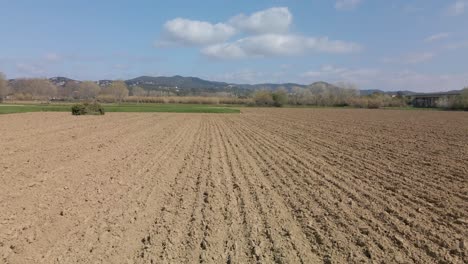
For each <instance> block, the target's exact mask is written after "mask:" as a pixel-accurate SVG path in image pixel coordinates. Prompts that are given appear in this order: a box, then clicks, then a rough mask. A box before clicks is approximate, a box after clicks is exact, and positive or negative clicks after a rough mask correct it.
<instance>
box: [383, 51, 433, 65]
mask: <svg viewBox="0 0 468 264" xmlns="http://www.w3.org/2000/svg"><path fill="white" fill-rule="evenodd" d="M435 56H436V54H435V53H432V52H422V53H410V54H407V55H404V56H401V57H396V58H384V59H383V60H382V61H383V62H385V63H400V64H418V63H423V62H427V61H430V60H432V59H433V58H434V57H435Z"/></svg>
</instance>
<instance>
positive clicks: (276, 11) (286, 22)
mask: <svg viewBox="0 0 468 264" xmlns="http://www.w3.org/2000/svg"><path fill="white" fill-rule="evenodd" d="M292 20H293V16H292V14H291V12H289V9H288V8H287V7H273V8H269V9H266V10H262V11H259V12H256V13H253V14H251V15H250V16H247V15H244V14H240V15H237V16H235V17H233V18H231V19H230V20H229V24H230V25H232V26H234V27H236V28H238V29H239V30H241V31H245V32H248V33H253V34H265V33H285V32H287V31H288V30H289V27H290V26H291V23H292Z"/></svg>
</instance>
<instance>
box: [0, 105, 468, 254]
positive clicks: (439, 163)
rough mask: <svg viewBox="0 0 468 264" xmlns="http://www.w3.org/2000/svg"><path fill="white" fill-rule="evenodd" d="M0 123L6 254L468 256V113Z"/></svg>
mask: <svg viewBox="0 0 468 264" xmlns="http://www.w3.org/2000/svg"><path fill="white" fill-rule="evenodd" d="M0 137H1V139H0V150H1V158H0V263H198V262H200V263H201V262H206V263H467V262H468V251H467V250H468V249H467V248H468V240H467V237H468V113H461V112H432V111H392V110H387V111H381V110H343V109H337V110H333V109H246V110H243V112H242V114H240V115H210V114H122V113H119V114H113V113H111V114H106V115H105V116H86V117H74V116H71V115H69V114H65V113H28V114H14V115H3V116H0Z"/></svg>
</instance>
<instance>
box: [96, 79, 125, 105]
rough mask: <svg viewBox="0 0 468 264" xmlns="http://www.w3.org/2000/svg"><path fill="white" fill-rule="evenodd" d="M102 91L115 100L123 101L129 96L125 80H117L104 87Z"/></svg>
mask: <svg viewBox="0 0 468 264" xmlns="http://www.w3.org/2000/svg"><path fill="white" fill-rule="evenodd" d="M102 93H103V94H107V95H110V96H112V97H113V98H114V101H115V102H119V103H121V102H122V101H123V99H125V98H126V97H127V96H128V87H127V84H125V82H124V81H115V82H112V84H111V85H109V86H107V87H106V88H104V89H103V90H102Z"/></svg>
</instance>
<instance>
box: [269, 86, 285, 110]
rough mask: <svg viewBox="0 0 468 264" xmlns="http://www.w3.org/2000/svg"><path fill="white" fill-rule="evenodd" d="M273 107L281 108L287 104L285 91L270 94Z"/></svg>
mask: <svg viewBox="0 0 468 264" xmlns="http://www.w3.org/2000/svg"><path fill="white" fill-rule="evenodd" d="M272 98H273V101H274V103H273V104H274V106H276V107H281V106H283V105H285V104H287V103H288V94H287V93H286V92H285V91H281V90H280V91H276V92H274V93H273V94H272Z"/></svg>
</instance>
